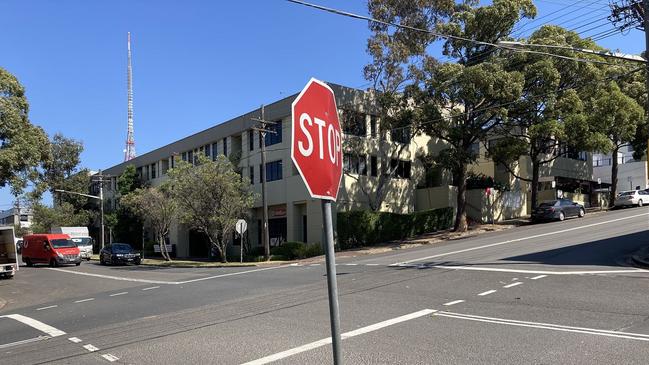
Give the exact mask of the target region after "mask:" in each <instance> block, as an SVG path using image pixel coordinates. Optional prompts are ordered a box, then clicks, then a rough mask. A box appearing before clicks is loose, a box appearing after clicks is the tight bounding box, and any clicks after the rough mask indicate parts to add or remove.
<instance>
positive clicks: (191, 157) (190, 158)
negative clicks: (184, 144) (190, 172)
mask: <svg viewBox="0 0 649 365" xmlns="http://www.w3.org/2000/svg"><path fill="white" fill-rule="evenodd" d="M187 161H188V162H191V163H192V164H193V163H194V151H189V152H187Z"/></svg>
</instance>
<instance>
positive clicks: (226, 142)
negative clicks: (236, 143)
mask: <svg viewBox="0 0 649 365" xmlns="http://www.w3.org/2000/svg"><path fill="white" fill-rule="evenodd" d="M223 154H224V155H225V156H227V155H228V139H227V138H223Z"/></svg>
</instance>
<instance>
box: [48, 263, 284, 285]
mask: <svg viewBox="0 0 649 365" xmlns="http://www.w3.org/2000/svg"><path fill="white" fill-rule="evenodd" d="M285 267H291V265H283V266H272V267H264V268H261V269H254V270H247V271H237V272H233V273H228V274H221V275H214V276H208V277H203V278H198V279H191V280H185V281H161V280H147V279H134V278H125V277H121V276H111V275H103V274H93V273H89V272H83V271H72V270H66V269H60V268H55V267H48V268H47V269H49V270H55V271H60V272H65V273H68V274H75V275H84V276H93V277H96V278H102V279H112V280H120V281H131V282H135V283H147V284H164V285H182V284H189V283H195V282H197V281H204V280H211V279H218V278H224V277H227V276H235V275H243V274H249V273H253V272H259V271H266V270H275V269H282V268H285Z"/></svg>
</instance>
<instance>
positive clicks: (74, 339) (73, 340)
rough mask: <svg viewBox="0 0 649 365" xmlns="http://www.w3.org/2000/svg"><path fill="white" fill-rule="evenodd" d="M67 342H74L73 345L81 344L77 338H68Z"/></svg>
mask: <svg viewBox="0 0 649 365" xmlns="http://www.w3.org/2000/svg"><path fill="white" fill-rule="evenodd" d="M68 340H70V341H72V342H74V343H79V342H81V339H80V338H79V337H70V338H68Z"/></svg>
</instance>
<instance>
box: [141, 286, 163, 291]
mask: <svg viewBox="0 0 649 365" xmlns="http://www.w3.org/2000/svg"><path fill="white" fill-rule="evenodd" d="M158 288H159V286H151V287H148V288H144V289H142V290H151V289H158Z"/></svg>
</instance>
